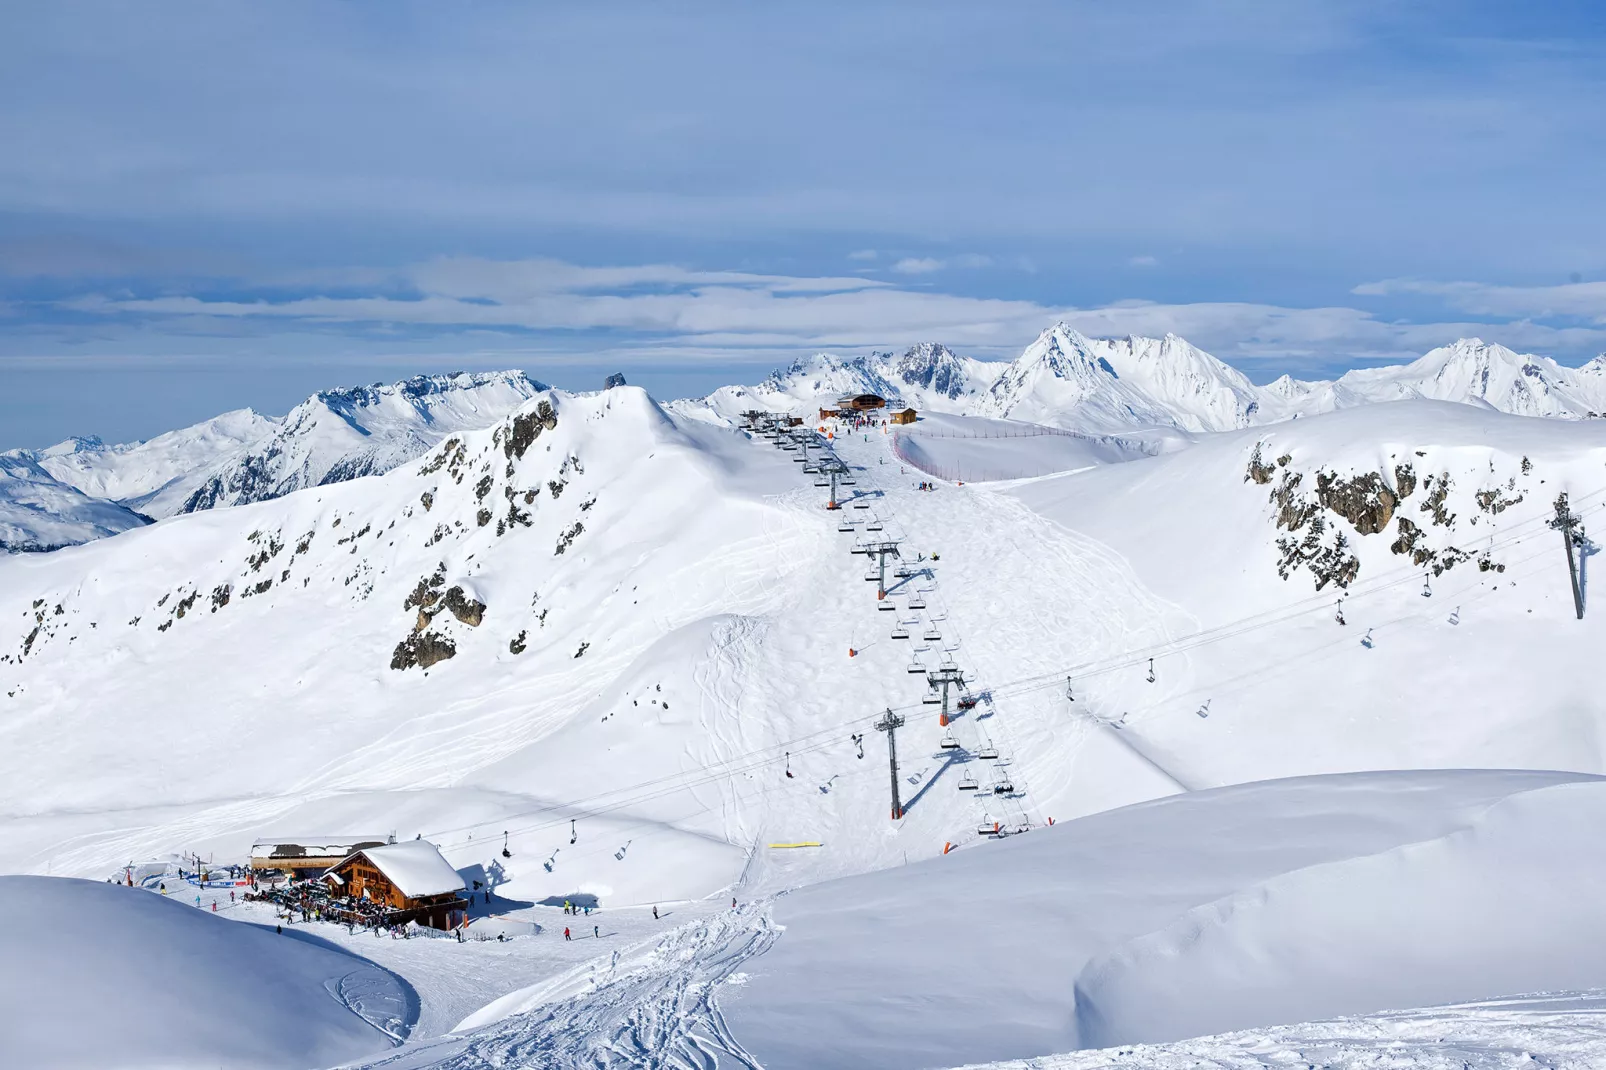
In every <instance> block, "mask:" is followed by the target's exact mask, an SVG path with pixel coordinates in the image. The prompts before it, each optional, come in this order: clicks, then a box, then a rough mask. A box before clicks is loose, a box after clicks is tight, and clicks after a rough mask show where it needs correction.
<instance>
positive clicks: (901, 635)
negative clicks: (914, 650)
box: [892, 621, 909, 639]
mask: <svg viewBox="0 0 1606 1070" xmlns="http://www.w3.org/2000/svg"><path fill="white" fill-rule="evenodd" d="M892 638H893V639H907V638H909V628H908V626H907V625H905V624H904V623H903V622H902V621H899V622H898V623H897V624H894V625H893V626H892Z"/></svg>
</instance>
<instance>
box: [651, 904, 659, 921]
mask: <svg viewBox="0 0 1606 1070" xmlns="http://www.w3.org/2000/svg"><path fill="white" fill-rule="evenodd" d="M652 920H653V921H657V920H658V908H657V907H653V908H652Z"/></svg>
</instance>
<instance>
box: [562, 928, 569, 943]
mask: <svg viewBox="0 0 1606 1070" xmlns="http://www.w3.org/2000/svg"><path fill="white" fill-rule="evenodd" d="M563 938H564V939H565V940H567V939H569V927H568V926H567V925H565V926H564V927H563Z"/></svg>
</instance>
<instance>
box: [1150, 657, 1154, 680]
mask: <svg viewBox="0 0 1606 1070" xmlns="http://www.w3.org/2000/svg"><path fill="white" fill-rule="evenodd" d="M1149 683H1151V684H1152V683H1154V659H1153V658H1150V659H1149Z"/></svg>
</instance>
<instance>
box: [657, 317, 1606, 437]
mask: <svg viewBox="0 0 1606 1070" xmlns="http://www.w3.org/2000/svg"><path fill="white" fill-rule="evenodd" d="M863 392H870V393H879V394H883V395H886V396H888V397H896V398H898V399H899V400H901V401H903V402H905V403H907V404H909V405H912V406H914V407H915V408H917V409H921V410H923V411H931V412H939V413H951V414H958V415H969V416H983V417H990V418H994V419H1009V420H1017V421H1023V422H1027V423H1036V424H1045V425H1049V426H1052V427H1059V428H1064V429H1067V430H1074V431H1081V432H1086V433H1090V434H1099V435H1105V434H1113V433H1120V432H1125V431H1132V430H1143V429H1151V428H1169V429H1173V430H1177V431H1184V432H1192V433H1203V432H1214V431H1232V430H1237V429H1240V428H1244V427H1253V426H1257V425H1261V424H1269V423H1277V422H1279V421H1282V420H1288V419H1293V418H1296V417H1299V416H1310V415H1314V414H1316V413H1321V412H1332V411H1334V410H1335V409H1342V408H1352V407H1354V406H1357V405H1370V404H1376V403H1378V402H1384V401H1400V400H1405V399H1410V398H1427V399H1431V400H1436V401H1455V402H1460V403H1463V404H1469V405H1479V406H1488V407H1491V408H1494V409H1497V410H1499V411H1501V412H1508V413H1512V414H1514V415H1518V416H1539V417H1550V418H1555V419H1587V418H1591V417H1596V416H1602V415H1606V354H1603V355H1602V356H1600V357H1597V358H1595V359H1594V360H1592V361H1590V362H1589V363H1588V364H1586V365H1584V366H1583V367H1581V368H1567V367H1563V366H1562V365H1559V364H1557V363H1556V362H1555V361H1553V360H1551V359H1549V358H1548V357H1537V356H1528V355H1523V354H1518V353H1515V352H1513V351H1511V350H1509V349H1507V348H1505V347H1504V346H1500V345H1494V344H1491V343H1486V342H1484V341H1482V340H1480V339H1477V338H1469V339H1461V340H1460V341H1457V342H1455V343H1454V344H1453V345H1449V346H1444V347H1441V348H1439V349H1435V350H1433V351H1432V352H1431V353H1428V354H1427V355H1425V356H1423V357H1422V358H1420V359H1419V360H1416V361H1413V362H1411V363H1410V364H1405V365H1399V366H1394V367H1387V368H1364V369H1356V370H1353V371H1350V372H1347V373H1345V374H1344V375H1342V376H1340V377H1339V378H1338V379H1336V380H1331V381H1303V380H1297V379H1294V378H1291V377H1290V376H1286V375H1285V376H1283V377H1282V378H1280V379H1277V380H1276V381H1274V382H1272V383H1269V384H1267V385H1265V386H1257V385H1256V384H1254V383H1252V382H1251V381H1250V380H1249V379H1248V377H1247V376H1245V375H1244V374H1243V373H1242V372H1240V371H1238V370H1237V369H1235V368H1233V367H1231V366H1229V365H1227V364H1225V363H1223V362H1222V361H1220V360H1218V359H1216V358H1215V357H1213V356H1211V355H1210V354H1209V353H1206V352H1205V351H1204V350H1202V349H1200V348H1198V347H1197V346H1195V345H1193V344H1191V343H1189V342H1188V341H1186V340H1184V339H1182V338H1179V337H1177V336H1176V335H1172V334H1168V335H1166V336H1164V337H1162V338H1139V337H1128V338H1089V337H1088V336H1086V335H1084V334H1082V333H1081V332H1079V331H1077V330H1076V329H1075V328H1073V327H1070V326H1068V325H1066V324H1064V323H1057V324H1055V325H1054V326H1052V327H1049V328H1048V329H1047V330H1045V331H1043V332H1042V334H1040V335H1039V336H1038V337H1037V338H1036V339H1035V340H1034V341H1033V342H1032V343H1031V344H1030V345H1028V346H1027V347H1026V349H1025V350H1024V351H1023V352H1022V353H1021V355H1020V356H1019V357H1017V358H1015V359H1014V360H1012V361H1007V362H1005V361H980V360H974V359H971V358H966V357H960V356H957V355H956V354H954V353H953V352H952V351H950V350H949V349H947V348H946V347H945V346H941V345H938V344H936V343H934V342H923V343H921V344H920V345H918V346H914V347H912V348H911V349H909V350H908V351H906V352H905V353H904V354H903V355H902V356H895V355H893V354H891V353H873V354H871V355H869V356H860V357H851V358H840V357H836V356H833V355H831V354H828V353H819V354H815V355H814V356H812V357H809V358H806V359H800V360H797V361H794V362H793V363H792V364H791V365H790V366H789V367H787V368H784V369H781V370H779V371H776V372H775V373H773V374H772V375H770V377H769V378H768V379H766V380H765V381H764V382H762V383H760V384H759V385H758V386H754V387H723V388H721V389H720V390H717V391H715V392H714V393H713V394H710V395H708V396H707V397H705V398H698V399H691V400H687V401H683V402H676V403H673V404H674V407H675V409H676V411H678V412H681V413H683V414H685V415H688V416H697V417H700V418H704V419H712V420H715V421H716V422H724V423H729V422H732V421H734V420H735V419H736V418H737V417H738V416H739V415H740V413H741V412H742V411H744V410H746V409H750V408H754V407H757V408H761V409H770V410H775V411H798V412H801V411H804V410H806V409H808V408H811V407H814V406H816V405H823V404H828V403H829V402H830V401H833V400H835V398H836V397H838V396H840V395H841V394H845V393H863Z"/></svg>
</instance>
